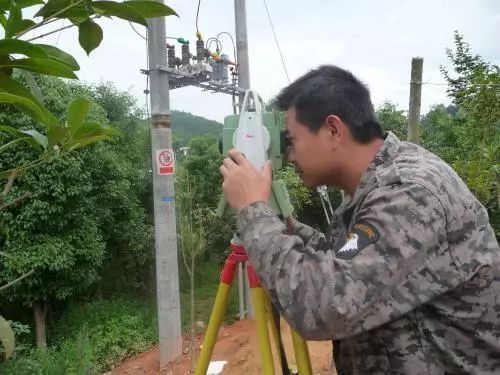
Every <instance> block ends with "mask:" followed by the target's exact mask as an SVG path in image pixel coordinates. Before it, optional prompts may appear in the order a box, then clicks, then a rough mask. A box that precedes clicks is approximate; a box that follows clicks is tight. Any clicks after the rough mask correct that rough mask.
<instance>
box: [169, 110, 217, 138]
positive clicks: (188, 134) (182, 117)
mask: <svg viewBox="0 0 500 375" xmlns="http://www.w3.org/2000/svg"><path fill="white" fill-rule="evenodd" d="M171 123H172V131H173V136H174V139H175V140H176V141H177V142H178V144H179V145H183V146H185V145H187V144H188V143H189V140H191V138H194V137H197V136H200V135H213V136H215V137H218V136H219V134H221V133H222V124H221V123H220V122H217V121H213V120H208V119H206V118H204V117H200V116H195V115H193V114H191V113H188V112H182V111H172V118H171Z"/></svg>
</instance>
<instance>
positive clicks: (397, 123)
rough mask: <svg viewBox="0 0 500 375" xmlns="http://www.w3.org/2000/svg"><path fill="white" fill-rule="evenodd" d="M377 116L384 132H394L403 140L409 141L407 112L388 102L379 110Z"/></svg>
mask: <svg viewBox="0 0 500 375" xmlns="http://www.w3.org/2000/svg"><path fill="white" fill-rule="evenodd" d="M375 114H376V116H377V120H378V121H379V123H380V124H381V125H382V126H383V128H384V130H386V131H391V132H393V133H394V134H396V136H397V137H398V138H399V139H401V140H406V139H407V135H408V119H407V117H406V115H405V111H403V110H399V109H398V108H397V107H396V105H395V104H394V103H391V102H390V101H386V102H384V103H383V104H382V105H381V106H380V107H378V108H377V110H376V111H375Z"/></svg>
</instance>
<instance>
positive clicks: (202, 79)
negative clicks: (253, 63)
mask: <svg viewBox="0 0 500 375" xmlns="http://www.w3.org/2000/svg"><path fill="white" fill-rule="evenodd" d="M152 70H158V71H160V72H164V73H167V76H168V83H169V87H170V90H174V89H178V88H181V87H185V86H196V87H200V88H202V89H203V90H205V91H212V92H214V93H216V92H220V93H223V94H229V95H239V94H244V93H245V91H246V90H244V89H242V88H240V87H238V86H236V85H235V84H232V83H229V82H222V81H214V80H211V79H210V77H209V75H208V74H204V73H196V74H193V73H188V72H181V71H179V70H178V69H173V68H168V67H166V66H163V65H156V66H155V67H154V68H152V69H149V70H148V69H141V73H142V74H148V75H149V74H150V73H151V71H152Z"/></svg>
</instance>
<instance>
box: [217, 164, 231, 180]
mask: <svg viewBox="0 0 500 375" xmlns="http://www.w3.org/2000/svg"><path fill="white" fill-rule="evenodd" d="M219 171H220V173H221V174H222V176H224V178H225V177H226V176H227V175H228V174H229V170H228V169H227V168H226V166H224V165H221V166H220V168H219Z"/></svg>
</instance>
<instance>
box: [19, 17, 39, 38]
mask: <svg viewBox="0 0 500 375" xmlns="http://www.w3.org/2000/svg"><path fill="white" fill-rule="evenodd" d="M35 25H36V22H35V21H33V20H27V19H24V20H22V21H21V23H20V24H19V27H18V28H17V29H16V35H17V34H19V33H22V32H23V31H24V30H26V29H29V28H30V27H33V26H35Z"/></svg>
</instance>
